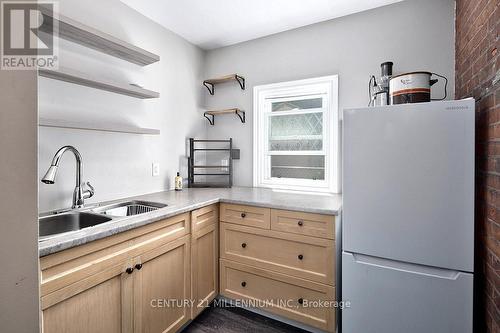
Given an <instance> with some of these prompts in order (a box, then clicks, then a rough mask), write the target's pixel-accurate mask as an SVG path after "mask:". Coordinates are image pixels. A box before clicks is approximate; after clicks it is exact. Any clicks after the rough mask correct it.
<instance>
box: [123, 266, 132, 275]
mask: <svg viewBox="0 0 500 333" xmlns="http://www.w3.org/2000/svg"><path fill="white" fill-rule="evenodd" d="M133 271H134V269H133V268H132V267H128V268H127V269H126V270H125V272H127V273H128V274H132V272H133Z"/></svg>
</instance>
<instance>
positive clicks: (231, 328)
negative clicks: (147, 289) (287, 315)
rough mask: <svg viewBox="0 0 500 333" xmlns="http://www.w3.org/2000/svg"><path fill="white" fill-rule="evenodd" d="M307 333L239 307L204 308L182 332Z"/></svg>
mask: <svg viewBox="0 0 500 333" xmlns="http://www.w3.org/2000/svg"><path fill="white" fill-rule="evenodd" d="M240 332H241V333H261V332H266V333H307V331H304V330H301V329H299V328H296V327H293V326H290V325H288V324H285V323H282V322H279V321H277V320H274V319H271V318H267V317H264V316H261V315H259V314H256V313H253V312H250V311H247V310H244V309H241V308H222V307H210V308H208V309H205V311H203V312H202V313H201V314H200V315H199V316H198V317H196V319H195V320H193V322H191V324H189V325H188V326H187V327H186V328H185V329H184V330H183V331H182V333H240Z"/></svg>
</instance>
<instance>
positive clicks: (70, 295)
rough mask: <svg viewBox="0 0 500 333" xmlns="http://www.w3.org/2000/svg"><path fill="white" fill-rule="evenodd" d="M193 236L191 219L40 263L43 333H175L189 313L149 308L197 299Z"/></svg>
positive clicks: (104, 241)
mask: <svg viewBox="0 0 500 333" xmlns="http://www.w3.org/2000/svg"><path fill="white" fill-rule="evenodd" d="M190 228H191V221H190V214H189V213H186V214H181V215H178V216H175V217H172V218H169V219H165V220H162V221H159V222H155V223H152V224H150V225H147V226H144V227H141V228H137V229H134V230H131V231H127V232H123V233H121V234H117V235H115V236H111V237H107V238H103V239H101V240H98V241H95V242H90V243H87V244H85V245H82V246H78V247H75V248H71V249H68V250H65V251H61V252H58V253H56V254H53V255H49V256H46V257H42V258H40V266H41V269H42V280H41V307H42V318H43V319H42V320H43V331H44V333H53V332H55V333H59V332H61V333H62V332H64V333H67V332H75V333H79V332H82V333H83V332H95V333H100V332H102V333H108V332H122V333H129V332H141V333H142V332H175V331H176V330H177V329H178V328H179V327H180V326H182V325H183V324H184V323H185V322H187V321H188V320H189V317H190V313H189V307H185V308H178V309H177V308H153V307H151V304H150V302H151V300H152V298H155V299H156V298H161V299H177V298H178V299H180V300H184V299H186V300H189V299H190V297H191V293H190V290H191V287H190V274H191V273H190V258H191V256H190ZM141 264H142V266H140V265H141ZM136 265H139V266H136ZM151 319H154V320H153V321H154V324H151V323H150V321H151Z"/></svg>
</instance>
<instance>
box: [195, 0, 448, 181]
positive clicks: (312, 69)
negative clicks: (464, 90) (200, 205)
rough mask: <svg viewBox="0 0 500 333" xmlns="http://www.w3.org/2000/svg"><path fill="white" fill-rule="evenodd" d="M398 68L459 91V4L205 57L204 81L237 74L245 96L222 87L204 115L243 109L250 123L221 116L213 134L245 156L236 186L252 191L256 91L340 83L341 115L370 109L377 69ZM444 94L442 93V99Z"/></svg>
mask: <svg viewBox="0 0 500 333" xmlns="http://www.w3.org/2000/svg"><path fill="white" fill-rule="evenodd" d="M388 60H390V61H393V62H394V64H395V67H394V72H395V73H402V72H407V71H414V70H430V71H434V72H437V73H440V74H443V75H445V76H446V77H448V79H449V84H448V96H449V97H450V98H451V97H452V96H453V95H454V94H453V87H454V74H453V73H454V1H452V0H407V1H404V2H401V3H397V4H393V5H389V6H386V7H381V8H377V9H374V10H370V11H366V12H362V13H358V14H354V15H350V16H346V17H343V18H339V19H334V20H331V21H327V22H323V23H318V24H314V25H311V26H307V27H303V28H299V29H295V30H291V31H287V32H283V33H279V34H276V35H272V36H268V37H264V38H260V39H256V40H253V41H248V42H244V43H241V44H237V45H233V46H229V47H225V48H220V49H216V50H213V51H209V52H208V53H207V61H206V76H207V77H212V76H217V75H223V74H229V73H239V74H241V75H244V76H245V77H246V79H247V81H246V82H247V89H246V90H245V91H242V90H240V89H239V88H238V87H237V86H236V85H234V86H233V85H227V86H218V87H217V88H216V93H215V96H209V95H206V98H205V104H206V106H207V108H227V107H239V108H242V109H244V110H246V111H247V123H246V124H241V123H240V122H239V120H238V119H237V118H235V117H231V116H220V117H218V118H217V119H216V125H215V126H213V127H210V128H209V130H208V136H209V138H221V137H232V138H233V139H234V141H235V146H237V147H238V148H241V160H240V161H236V162H235V173H234V175H235V178H234V180H235V184H236V185H242V186H251V185H252V145H253V140H252V121H253V115H252V113H253V111H252V110H253V100H252V98H253V91H252V90H253V87H254V86H255V85H260V84H267V83H275V82H281V81H289V80H297V79H304V78H311V77H317V76H324V75H330V74H338V75H339V110H340V111H341V110H342V109H343V108H346V107H362V106H366V105H367V103H368V92H367V86H368V79H369V75H370V74H377V75H378V74H379V73H380V63H382V62H384V61H388ZM440 92H441V90H439V93H440Z"/></svg>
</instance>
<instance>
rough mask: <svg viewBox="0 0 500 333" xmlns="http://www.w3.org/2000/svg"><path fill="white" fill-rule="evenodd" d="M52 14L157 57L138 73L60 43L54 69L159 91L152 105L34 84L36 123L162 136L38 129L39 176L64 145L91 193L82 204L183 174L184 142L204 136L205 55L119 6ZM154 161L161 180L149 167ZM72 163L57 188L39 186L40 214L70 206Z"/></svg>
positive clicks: (156, 186) (160, 186)
mask: <svg viewBox="0 0 500 333" xmlns="http://www.w3.org/2000/svg"><path fill="white" fill-rule="evenodd" d="M59 7H60V8H59V11H60V12H61V13H62V14H63V15H66V16H68V17H70V18H72V19H75V20H78V21H80V22H82V23H84V24H87V25H89V26H92V27H94V28H96V29H99V30H102V31H104V32H106V33H109V34H111V35H113V36H115V37H118V38H121V39H123V40H125V41H128V42H130V43H132V44H134V45H137V46H140V47H142V48H144V49H146V50H148V51H150V52H153V53H156V54H158V55H160V58H161V59H160V61H159V62H157V63H155V64H152V65H149V66H146V67H141V66H137V65H134V64H131V63H128V62H126V61H123V60H120V59H117V58H114V57H111V56H108V55H104V54H102V53H99V52H97V51H94V50H90V49H88V48H85V47H82V46H80V45H77V44H74V43H71V42H68V41H64V40H62V39H60V48H59V49H60V57H59V59H60V66H62V67H67V68H71V69H75V70H79V71H81V72H85V73H87V74H91V75H95V76H97V77H103V78H108V79H115V80H119V81H121V82H125V83H139V84H141V85H143V86H144V87H145V88H147V89H151V90H156V91H159V92H160V95H161V96H160V98H159V99H150V100H140V99H135V98H131V97H127V96H123V95H117V94H114V93H110V92H103V91H99V90H95V89H92V88H86V87H82V86H77V85H72V84H69V83H65V82H61V81H55V80H51V79H46V78H41V79H40V85H39V104H40V117H44V118H56V119H71V120H84V121H86V122H95V123H122V124H132V125H138V126H141V127H153V128H159V129H160V130H161V135H160V136H144V135H134V134H120V133H109V132H96V131H81V130H71V129H55V128H46V127H40V140H39V168H38V171H39V178H41V177H42V176H43V174H44V173H45V171H46V169H47V168H48V166H49V165H50V161H51V159H52V156H53V155H54V153H55V152H56V151H57V149H58V148H60V147H61V146H63V145H68V144H70V145H74V146H75V147H76V148H77V149H78V150H79V151H80V153H81V154H82V156H83V161H84V180H85V181H90V182H91V183H92V184H93V186H94V187H95V189H96V194H95V196H94V197H93V198H92V199H90V200H87V202H89V203H91V202H96V201H103V200H108V199H116V198H121V197H126V196H131V195H137V194H143V193H149V192H155V191H162V190H165V189H169V188H171V187H172V184H173V177H175V173H176V172H177V171H179V170H180V171H181V172H182V174H183V175H184V176H185V175H187V171H186V170H187V169H186V159H185V155H186V151H185V149H186V148H185V147H186V144H185V140H186V138H188V137H190V136H194V137H205V136H206V127H205V126H206V124H205V122H206V120H205V118H203V115H202V112H201V105H202V99H203V94H204V91H203V89H204V87H203V86H202V85H201V82H202V81H203V74H204V73H203V69H204V57H205V52H204V51H202V50H201V49H199V48H198V47H196V46H193V45H192V44H190V43H188V42H187V41H185V40H184V39H182V38H181V37H179V36H177V35H175V34H174V33H172V32H170V31H169V30H167V29H165V28H163V27H161V26H160V25H158V24H156V23H154V22H152V21H151V20H149V19H147V18H146V17H144V16H142V15H141V14H139V13H138V12H136V11H134V10H132V9H131V8H129V7H127V6H126V5H124V4H123V3H122V2H120V1H119V0H92V1H78V0H62V1H60V2H59ZM153 161H157V162H160V170H161V173H160V176H159V177H152V176H151V163H152V162H153ZM74 173H75V164H74V158H73V156H71V154H70V153H68V156H65V157H64V158H63V160H62V162H61V168H60V170H59V174H58V177H57V179H56V183H55V184H54V185H46V184H42V183H40V190H39V194H40V197H39V202H40V211H41V212H43V211H48V210H52V209H57V208H64V207H69V206H70V205H71V198H72V193H73V189H74V186H75V180H74V179H75V176H74Z"/></svg>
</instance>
